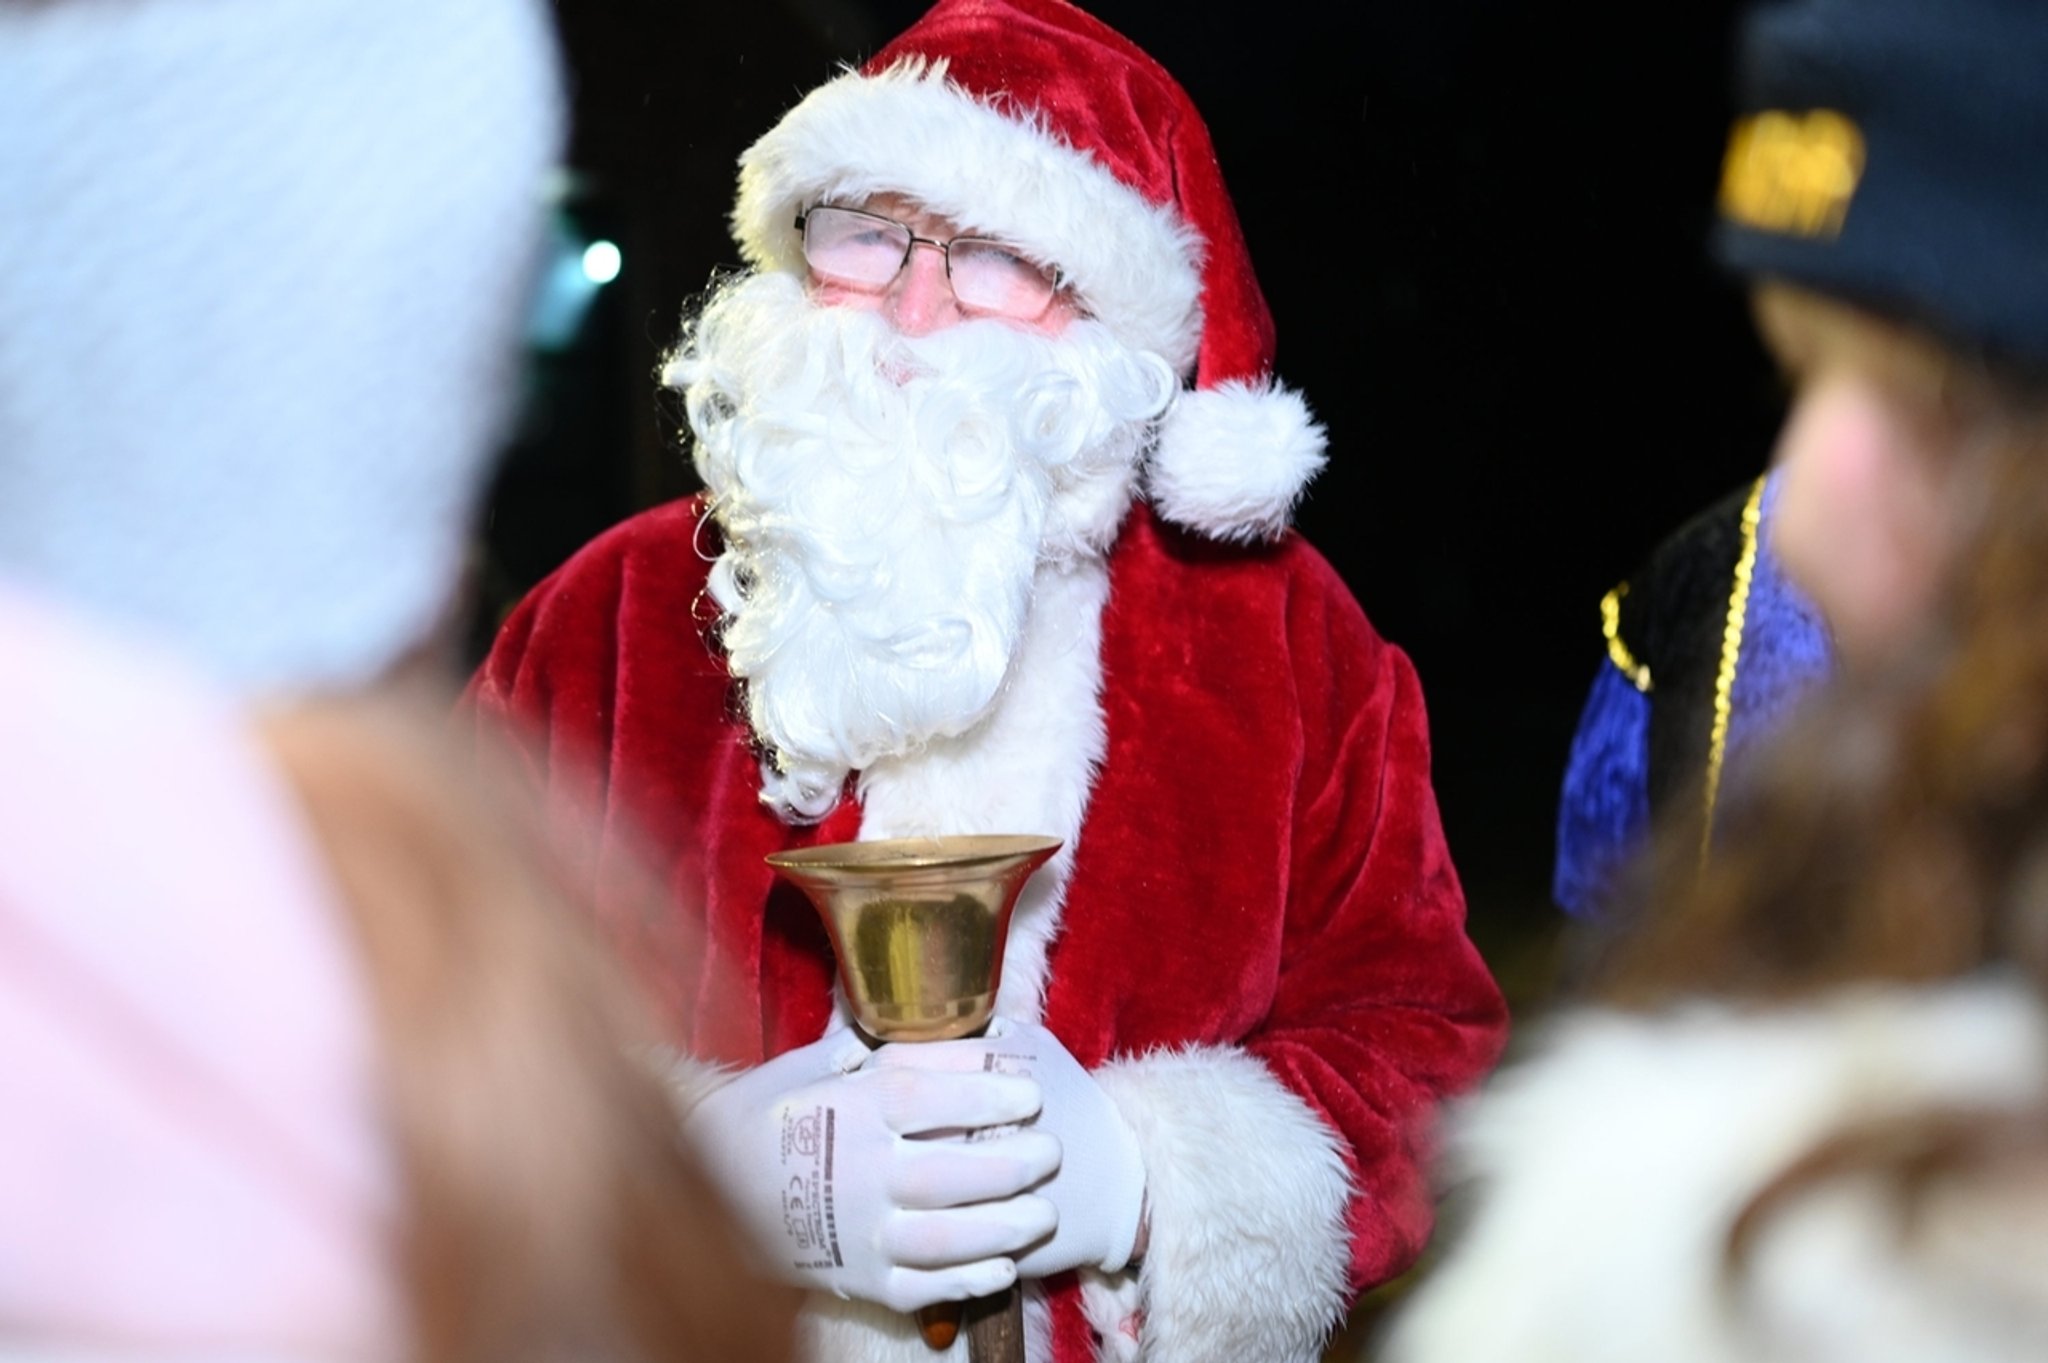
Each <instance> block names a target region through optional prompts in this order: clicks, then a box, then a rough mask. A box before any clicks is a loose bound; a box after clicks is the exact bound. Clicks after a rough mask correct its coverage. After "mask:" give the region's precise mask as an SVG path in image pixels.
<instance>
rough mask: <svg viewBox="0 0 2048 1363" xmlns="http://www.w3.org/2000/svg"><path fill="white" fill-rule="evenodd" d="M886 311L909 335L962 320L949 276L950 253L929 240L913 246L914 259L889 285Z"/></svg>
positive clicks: (911, 257) (930, 330)
mask: <svg viewBox="0 0 2048 1363" xmlns="http://www.w3.org/2000/svg"><path fill="white" fill-rule="evenodd" d="M882 311H883V314H884V315H885V316H887V317H888V319H889V323H890V325H892V326H894V327H895V328H896V330H898V331H900V332H902V333H903V334H904V335H905V336H924V335H928V334H930V333H931V332H934V331H937V330H939V329H940V328H941V327H949V326H951V325H953V323H955V322H957V321H959V320H960V304H959V302H958V300H956V299H955V298H954V297H953V285H952V282H951V281H950V280H948V279H947V278H946V253H945V251H944V250H943V249H942V248H940V247H938V246H935V245H933V244H932V243H930V242H928V241H920V242H917V243H916V244H914V245H913V246H912V247H911V249H910V259H909V260H908V261H906V262H904V265H903V269H902V271H901V272H900V273H899V274H898V275H897V276H896V279H895V282H894V283H892V284H891V285H890V286H889V293H888V297H887V298H886V299H884V301H883V307H882Z"/></svg>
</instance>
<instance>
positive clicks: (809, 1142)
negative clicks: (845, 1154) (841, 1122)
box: [781, 1106, 846, 1269]
mask: <svg viewBox="0 0 2048 1363" xmlns="http://www.w3.org/2000/svg"><path fill="white" fill-rule="evenodd" d="M837 1136H838V1113H837V1111H836V1110H834V1109H833V1108H831V1107H829V1106H819V1107H813V1108H809V1109H801V1110H796V1111H786V1112H784V1113H783V1114H782V1151H781V1154H782V1167H783V1170H784V1172H785V1173H786V1174H787V1175H788V1177H789V1181H788V1183H787V1184H786V1185H784V1188H783V1194H782V1223H783V1227H784V1229H785V1230H787V1231H788V1232H789V1239H790V1243H791V1244H792V1245H793V1246H795V1248H796V1251H797V1259H796V1263H795V1267H797V1268H799V1269H825V1268H842V1267H844V1266H845V1264H846V1259H845V1256H844V1255H842V1254H841V1253H840V1249H839V1218H838V1214H837V1208H836V1207H835V1205H834V1202H835V1199H834V1186H833V1167H832V1162H833V1154H834V1147H835V1145H836V1144H837V1139H836V1138H837Z"/></svg>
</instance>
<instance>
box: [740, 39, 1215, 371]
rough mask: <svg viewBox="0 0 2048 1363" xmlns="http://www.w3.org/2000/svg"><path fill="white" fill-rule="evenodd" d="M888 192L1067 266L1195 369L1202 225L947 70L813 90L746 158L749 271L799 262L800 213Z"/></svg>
mask: <svg viewBox="0 0 2048 1363" xmlns="http://www.w3.org/2000/svg"><path fill="white" fill-rule="evenodd" d="M887 192H894V193H901V194H907V195H909V196H910V197H912V198H914V199H916V200H918V201H919V202H920V203H922V204H923V205H924V206H925V207H926V208H928V209H930V210H931V211H932V212H934V213H937V214H939V215H941V216H943V217H946V218H950V219H952V220H953V221H954V222H956V223H958V224H960V226H961V227H962V228H964V229H968V230H979V231H984V232H989V233H992V234H997V235H1000V236H1001V237H1003V239H1005V240H1006V241H1010V242H1013V243H1015V244H1016V245H1017V246H1019V247H1021V248H1023V249H1024V250H1025V251H1027V252H1029V253H1030V254H1032V255H1034V256H1036V257H1038V258H1039V259H1040V260H1042V261H1043V262H1045V263H1047V264H1052V265H1057V266H1059V267H1060V269H1061V270H1063V271H1064V272H1065V274H1066V277H1067V278H1068V279H1069V280H1070V281H1071V282H1072V283H1073V286H1074V289H1075V291H1076V292H1077V293H1078V294H1079V295H1080V297H1081V298H1083V299H1084V300H1086V302H1087V304H1088V309H1089V311H1090V312H1091V313H1092V314H1094V315H1095V316H1096V317H1098V318H1100V319H1101V320H1102V322H1103V323H1104V324H1105V325H1107V326H1108V327H1109V328H1110V330H1111V331H1113V332H1115V333H1116V334H1117V336H1118V337H1120V338H1121V339H1122V340H1123V341H1124V342H1125V343H1126V344H1128V345H1133V346H1136V347H1137V348H1138V349H1140V350H1149V351H1152V352H1153V353H1155V354H1157V355H1159V356H1161V357H1162V358H1164V359H1165V360H1166V361H1167V363H1168V364H1170V365H1172V366H1173V369H1174V372H1175V373H1177V374H1181V375H1186V374H1188V373H1189V372H1191V370H1192V368H1193V365H1194V361H1195V348H1196V346H1197V344H1198V343H1199V342H1200V340H1201V335H1202V312H1201V292H1202V279H1201V268H1200V267H1201V256H1202V248H1201V243H1200V240H1199V238H1198V237H1197V236H1196V234H1195V232H1194V231H1193V229H1192V228H1189V227H1188V226H1186V225H1185V224H1184V223H1182V222H1181V220H1180V216H1179V214H1177V213H1176V212H1175V211H1174V210H1173V209H1171V208H1170V207H1165V206H1161V205H1157V204H1153V203H1149V202H1147V201H1146V199H1145V198H1144V197H1143V196H1142V195H1140V194H1139V193H1138V192H1137V191H1136V190H1134V189H1132V188H1130V187H1129V186H1128V185H1126V184H1124V183H1123V181H1121V180H1119V179H1117V178H1116V176H1115V175H1114V174H1112V173H1111V172H1110V170H1109V169H1108V167H1106V166H1104V165H1103V164H1102V163H1101V162H1099V161H1097V160H1096V159H1095V158H1094V157H1093V156H1091V155H1089V154H1088V153H1087V152H1085V151H1081V150H1078V149H1076V148H1074V147H1070V146H1068V145H1067V144H1066V143H1064V142H1062V141H1060V139H1059V138H1058V137H1056V136H1054V135H1053V134H1052V133H1051V132H1050V131H1049V130H1047V129H1046V128H1045V127H1044V125H1043V124H1042V123H1040V122H1038V121H1037V120H1035V119H1033V118H1031V117H1029V116H1021V115H1018V114H1016V113H1015V112H1014V111H1012V112H998V111H997V110H996V109H993V108H991V107H989V106H988V105H987V104H984V103H982V102H981V101H979V100H977V99H976V98H974V96H972V95H970V94H969V93H967V92H966V91H965V90H963V89H961V88H960V87H959V86H958V85H956V84H954V83H953V82H952V81H951V80H949V79H947V77H946V68H945V65H944V63H936V64H932V65H925V64H922V63H905V64H902V65H898V66H894V67H891V68H890V69H889V70H887V71H883V72H881V73H879V74H876V75H872V76H867V75H862V74H861V73H859V72H857V71H849V72H847V73H846V74H845V75H842V76H840V77H838V78H837V79H834V80H831V81H828V82H827V83H826V84H824V85H821V86H819V87H818V88H817V89H816V90H813V91H812V92H811V93H810V95H809V96H807V97H806V98H805V99H804V100H803V102H802V103H800V104H798V105H797V106H796V108H794V109H792V110H790V111H789V113H788V114H787V115H785V116H784V117H783V119H782V121H781V122H779V123H777V124H776V125H775V126H774V127H773V128H771V129H770V130H769V131H768V133H767V134H766V135H765V136H763V137H762V138H761V140H760V141H758V142H756V143H755V144H754V145H753V146H752V147H750V148H748V149H747V151H746V153H745V154H744V155H742V156H741V157H740V190H739V200H738V202H737V204H736V205H735V207H734V209H733V214H732V229H733V237H734V239H735V240H736V241H737V242H738V243H739V245H740V249H741V250H742V252H744V254H745V255H746V258H747V261H748V263H749V264H752V265H754V266H756V267H759V268H763V269H781V270H789V271H800V270H801V269H802V267H803V261H802V243H801V242H800V240H799V239H798V235H797V230H796V216H797V214H798V213H800V212H802V211H803V210H804V209H805V208H807V207H809V206H810V205H812V204H814V203H817V202H819V201H820V200H823V199H858V198H862V197H864V196H866V195H869V194H877V193H887Z"/></svg>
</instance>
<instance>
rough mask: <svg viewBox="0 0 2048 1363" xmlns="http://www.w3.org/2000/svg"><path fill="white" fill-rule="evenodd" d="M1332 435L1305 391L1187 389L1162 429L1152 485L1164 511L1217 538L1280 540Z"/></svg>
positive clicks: (1239, 386)
mask: <svg viewBox="0 0 2048 1363" xmlns="http://www.w3.org/2000/svg"><path fill="white" fill-rule="evenodd" d="M1325 443H1326V437H1325V434H1324V431H1323V428H1322V426H1321V425H1320V424H1319V423H1318V422H1317V421H1316V419H1315V415H1314V414H1313V413H1312V412H1310V411H1309V409H1308V403H1307V402H1305V401H1304V400H1303V399H1302V396H1301V394H1299V393H1297V392H1295V391H1294V390H1293V389H1291V388H1282V387H1280V386H1279V385H1278V384H1271V383H1267V384H1256V385H1255V384H1248V383H1240V382H1231V383H1224V384H1219V385H1217V386H1216V387H1214V388H1203V389H1197V390H1195V391H1193V392H1187V393H1182V394H1181V395H1180V401H1179V402H1178V403H1176V404H1175V406H1174V409H1173V411H1171V412H1170V413H1168V414H1167V417H1166V420H1165V422H1164V423H1163V424H1162V425H1161V427H1160V431H1159V443H1158V446H1157V447H1156V448H1155V449H1154V450H1153V452H1152V458H1151V461H1150V466H1149V470H1148V472H1147V490H1148V492H1149V494H1150V496H1151V500H1152V505H1153V506H1154V508H1156V509H1157V510H1158V512H1159V514H1160V515H1161V516H1164V517H1165V518H1166V519H1167V520H1169V521H1173V522H1174V523H1176V524H1178V525H1184V526H1186V527H1187V528H1188V529H1190V530H1194V531H1198V532H1199V533H1201V534H1203V535H1207V536H1208V537H1209V538H1211V539H1218V540H1229V541H1234V542H1239V543H1245V542H1250V541H1254V540H1271V539H1278V538H1279V537H1280V536H1281V535H1283V534H1285V533H1286V531H1287V526H1288V523H1289V522H1290V520H1291V519H1292V518H1293V515H1294V507H1295V504H1296V503H1297V502H1299V501H1300V500H1301V495H1302V493H1303V492H1304V491H1306V490H1307V488H1308V484H1309V480H1310V479H1312V478H1314V477H1315V476H1316V474H1317V473H1319V472H1321V470H1322V467H1323V461H1324V457H1325V456H1324V446H1325Z"/></svg>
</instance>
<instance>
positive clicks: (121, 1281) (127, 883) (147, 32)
mask: <svg viewBox="0 0 2048 1363" xmlns="http://www.w3.org/2000/svg"><path fill="white" fill-rule="evenodd" d="M560 136H561V100H560V92H559V74H558V70H557V63H556V55H555V51H554V46H553V40H552V36H551V34H550V31H549V27H548V23H547V17H546V12H545V10H544V8H543V7H542V6H541V5H539V4H538V3H530V2H529V0H303V3H293V4H289V5H276V4H271V3H268V2H267V0H214V2H213V3H201V4H190V3H182V2H181V0H56V2H55V3H51V2H50V0H36V2H35V3H27V2H26V0H0V184H4V185H5V186H6V187H7V189H6V200H7V207H6V211H5V212H4V213H0V848H4V849H5V852H4V855H0V1053H4V1056H5V1060H4V1063H0V1355H5V1356H7V1357H10V1358H19V1357H46V1356H47V1357H52V1358H55V1357H62V1358H66V1359H78V1358H94V1357H106V1358H114V1357H120V1358H140V1357H152V1356H154V1357H180V1358H192V1357H215V1358H225V1357H238V1358H240V1357H248V1358H259V1357H260V1358H276V1359H292V1360H321V1363H397V1361H398V1360H422V1361H423V1363H432V1361H436V1360H448V1361H449V1363H453V1361H454V1360H470V1361H473V1363H485V1361H486V1360H489V1363H504V1361H505V1360H516V1359H533V1360H541V1359H559V1358H565V1357H580V1358H596V1359H621V1360H629V1359H630V1360H676V1363H681V1361H682V1360H700V1363H709V1361H710V1360H718V1363H724V1361H725V1360H730V1359H743V1360H761V1361H762V1363H767V1361H768V1360H772V1359H777V1358H780V1357H783V1356H784V1355H785V1350H786V1346H787V1340H788V1323H789V1320H790V1311H789V1309H788V1306H789V1303H787V1301H786V1300H785V1299H784V1298H783V1297H782V1296H780V1295H770V1294H769V1293H768V1291H767V1290H766V1289H763V1288H760V1287H759V1286H757V1285H756V1284H754V1283H753V1282H752V1281H751V1280H750V1279H748V1278H746V1277H745V1276H744V1275H743V1274H742V1272H741V1271H740V1269H739V1268H738V1267H737V1266H736V1265H737V1264H738V1262H739V1255H738V1254H737V1253H736V1248H737V1242H736V1238H735V1236H734V1234H733V1232H732V1231H731V1230H730V1229H729V1227H728V1225H727V1223H726V1222H725V1220H724V1219H723V1217H722V1215H721V1213H720V1212H719V1210H718V1207H717V1204H716V1202H715V1199H714V1195H713V1194H712V1193H711V1191H710V1190H709V1188H708V1187H707V1185H706V1183H705V1181H704V1179H703V1178H702V1177H701V1175H699V1174H698V1173H697V1172H696V1170H695V1169H694V1167H693V1166H692V1165H691V1164H690V1163H689V1161H688V1160H687V1159H686V1157H685V1154H684V1152H683V1150H682V1149H681V1147H680V1141H679V1140H678V1138H677V1136H676V1132H675V1118H674V1114H673V1111H672V1108H671V1105H670V1102H669V1098H668V1095H667V1092H666V1089H665V1086H664V1085H663V1084H662V1083H661V1081H660V1080H659V1079H658V1078H657V1077H656V1076H655V1075H654V1074H653V1073H651V1072H650V1070H651V1067H650V1066H648V1064H647V1060H646V1051H647V1049H648V1048H649V1047H650V1046H651V1038H652V1036H653V1028H652V1024H651V1023H649V1022H647V1021H646V1020H645V1019H643V1017H642V1016H641V1010H640V1009H639V1008H638V1006H637V1004H638V1000H637V998H636V997H635V996H634V995H633V993H632V991H631V990H630V989H628V988H625V987H622V984H621V981H620V979H619V972H618V971H617V970H616V969H615V968H614V966H613V964H612V962H611V961H610V960H609V959H608V958H607V957H606V956H605V955H604V954H603V952H602V951H601V950H600V949H599V947H598V946H597V945H596V943H595V942H594V941H593V940H592V934H591V933H590V930H589V927H588V924H587V922H586V921H585V916H584V915H583V914H581V913H578V912H575V911H572V908H571V906H570V903H569V901H568V897H567V896H565V895H564V894H563V893H562V892H561V890H560V887H559V882H558V881H556V880H555V879H553V878H552V876H551V873H550V869H549V867H548V866H547V864H546V863H545V861H544V859H543V857H542V855H541V854H540V853H539V852H538V851H537V850H536V845H535V843H534V840H532V839H531V838H529V837H527V836H526V834H525V832H524V830H523V829H522V827H521V825H520V821H519V819H518V818H517V817H516V816H515V814H514V813H513V812H512V811H510V810H504V809H499V808H496V807H495V806H494V805H493V804H492V802H490V801H488V800H486V799H485V798H484V797H483V796H482V795H481V794H480V793H479V785H478V783H477V782H476V780H475V779H474V777H473V775H472V774H471V766H470V763H471V761H472V758H471V755H470V754H469V753H468V752H467V751H466V750H465V751H458V750H457V746H456V745H455V744H454V743H453V742H452V741H451V739H450V737H449V735H448V732H447V726H446V721H445V714H446V707H447V705H448V703H449V699H450V695H451V693H452V682H451V681H450V680H449V678H448V677H447V675H446V674H445V669H444V668H443V667H442V666H441V665H440V659H439V658H438V657H437V656H436V654H435V650H434V646H433V644H432V642H431V641H432V639H433V637H434V635H435V632H436V630H437V628H438V626H439V624H440V622H441V621H442V620H443V619H445V618H446V616H447V615H448V613H449V611H450V608H451V605H452V599H453V597H454V596H455V594H456V584H457V577H458V568H459V565H460V562H461V558H462V553H463V545H464V541H465V536H466V531H467V528H468V522H469V516H470V512H471V510H472V508H473V506H474V505H475V502H476V500H477V497H478V494H479V491H480V482H481V480H482V478H483V476H484V474H485V471H486V467H487V464H488V459H489V456H490V454H491V453H492V450H493V446H494V443H495V441H496V438H497V433H498V430H499V428H500V425H501V423H502V421H503V419H504V417H505V415H506V412H507V407H508V404H509V401H510V398H511V396H512V393H513V383H512V380H513V378H514V374H515V361H516V357H517V350H518V341H519V336H520V331H521V326H522V322H523V319H524V315H525V304H526V295H527V292H528V288H529V286H530V282H531V278H532V274H533V267H534V266H535V264H536V263H537V250H538V243H539V241H540V231H541V226H542V221H543V219H542V209H543V205H542V201H541V193H542V186H543V181H544V177H545V176H546V175H547V174H548V173H549V171H550V169H551V166H552V163H553V159H554V156H555V154H556V151H557V148H558V146H559V142H560Z"/></svg>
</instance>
